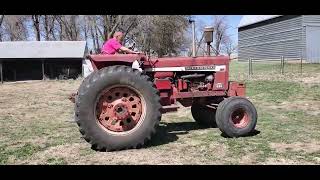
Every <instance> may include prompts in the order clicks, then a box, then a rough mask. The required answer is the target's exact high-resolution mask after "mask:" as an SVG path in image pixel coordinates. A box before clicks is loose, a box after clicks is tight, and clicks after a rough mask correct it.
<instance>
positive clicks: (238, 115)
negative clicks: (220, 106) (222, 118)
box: [231, 109, 249, 128]
mask: <svg viewBox="0 0 320 180" xmlns="http://www.w3.org/2000/svg"><path fill="white" fill-rule="evenodd" d="M231 121H232V122H233V125H234V126H235V127H236V128H244V127H246V126H247V125H248V124H249V115H248V113H247V112H246V111H245V110H244V109H238V110H235V111H234V112H233V113H232V114H231Z"/></svg>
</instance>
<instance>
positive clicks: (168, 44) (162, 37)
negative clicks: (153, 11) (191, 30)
mask: <svg viewBox="0 0 320 180" xmlns="http://www.w3.org/2000/svg"><path fill="white" fill-rule="evenodd" d="M188 25H189V23H188V16H182V15H177V16H164V15H155V16H140V17H139V23H138V27H137V28H136V30H135V34H134V36H135V41H136V43H137V44H139V46H140V49H141V50H142V51H144V52H146V53H148V54H152V51H154V52H155V54H156V55H157V56H158V57H162V56H165V55H167V56H171V55H174V54H178V53H180V50H181V48H183V43H184V42H185V40H186V36H185V35H186V33H185V32H186V30H187V27H188Z"/></svg>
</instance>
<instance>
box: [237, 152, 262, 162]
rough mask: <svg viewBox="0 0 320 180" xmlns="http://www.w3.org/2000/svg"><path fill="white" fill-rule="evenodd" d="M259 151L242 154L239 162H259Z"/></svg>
mask: <svg viewBox="0 0 320 180" xmlns="http://www.w3.org/2000/svg"><path fill="white" fill-rule="evenodd" d="M257 155H258V153H247V154H246V155H245V156H242V157H241V159H240V161H239V164H246V165H247V164H255V163H256V162H257Z"/></svg>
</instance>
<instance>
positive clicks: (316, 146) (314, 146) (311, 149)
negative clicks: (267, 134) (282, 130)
mask: <svg viewBox="0 0 320 180" xmlns="http://www.w3.org/2000/svg"><path fill="white" fill-rule="evenodd" d="M270 147H271V148H272V149H275V150H276V152H278V153H285V152H287V151H292V152H299V151H304V152H306V153H315V152H319V153H320V142H318V141H312V142H308V143H302V142H296V143H292V144H285V143H270Z"/></svg>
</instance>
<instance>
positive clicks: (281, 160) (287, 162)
mask: <svg viewBox="0 0 320 180" xmlns="http://www.w3.org/2000/svg"><path fill="white" fill-rule="evenodd" d="M262 164H264V165H299V163H298V162H296V161H293V160H290V159H284V158H268V159H267V160H266V162H264V163H262Z"/></svg>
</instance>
